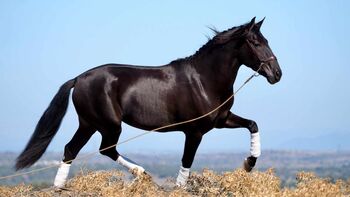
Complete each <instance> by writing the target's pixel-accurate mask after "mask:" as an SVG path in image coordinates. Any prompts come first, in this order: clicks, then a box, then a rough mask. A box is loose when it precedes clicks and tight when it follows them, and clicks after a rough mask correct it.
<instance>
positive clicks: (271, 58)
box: [246, 39, 277, 72]
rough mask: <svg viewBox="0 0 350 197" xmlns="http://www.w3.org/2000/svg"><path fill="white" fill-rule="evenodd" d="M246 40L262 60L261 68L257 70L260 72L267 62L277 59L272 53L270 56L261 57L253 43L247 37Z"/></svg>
mask: <svg viewBox="0 0 350 197" xmlns="http://www.w3.org/2000/svg"><path fill="white" fill-rule="evenodd" d="M246 42H247V44H248V46H249V48H250V49H251V50H252V51H253V53H254V54H255V56H256V57H257V58H258V60H259V61H260V65H259V68H258V70H257V71H256V72H259V71H260V69H261V67H262V66H263V65H265V64H268V63H269V62H271V61H274V60H277V58H276V56H274V55H272V56H270V57H268V58H262V57H260V55H259V53H258V50H257V49H256V48H255V47H254V46H253V44H252V43H251V42H250V41H249V40H248V39H246Z"/></svg>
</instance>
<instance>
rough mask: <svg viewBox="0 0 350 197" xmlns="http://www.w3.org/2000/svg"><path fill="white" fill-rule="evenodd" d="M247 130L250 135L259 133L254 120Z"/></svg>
mask: <svg viewBox="0 0 350 197" xmlns="http://www.w3.org/2000/svg"><path fill="white" fill-rule="evenodd" d="M248 129H249V131H250V133H257V132H259V128H258V125H257V124H256V122H255V121H254V120H252V121H251V123H250V124H249V126H248Z"/></svg>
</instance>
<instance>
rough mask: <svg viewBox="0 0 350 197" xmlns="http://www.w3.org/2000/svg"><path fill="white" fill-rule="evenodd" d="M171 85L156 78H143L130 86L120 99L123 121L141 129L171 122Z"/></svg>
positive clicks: (153, 127)
mask: <svg viewBox="0 0 350 197" xmlns="http://www.w3.org/2000/svg"><path fill="white" fill-rule="evenodd" d="M169 94H171V87H170V85H169V84H168V83H166V82H164V81H161V80H157V79H148V80H143V81H142V82H139V83H137V84H135V85H134V86H133V87H130V88H129V90H128V91H127V92H126V93H125V94H124V96H123V99H122V109H123V121H124V122H126V123H127V124H130V125H132V126H135V127H138V128H141V129H155V128H157V127H160V126H164V125H166V124H169V123H172V120H173V112H172V110H171V106H172V105H173V101H171V100H169Z"/></svg>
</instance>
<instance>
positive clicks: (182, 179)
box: [176, 166, 190, 187]
mask: <svg viewBox="0 0 350 197" xmlns="http://www.w3.org/2000/svg"><path fill="white" fill-rule="evenodd" d="M189 176H190V169H189V168H184V167H182V166H181V167H180V170H179V175H178V176H177V179H176V185H177V186H180V187H181V186H184V185H186V182H187V179H188V177H189Z"/></svg>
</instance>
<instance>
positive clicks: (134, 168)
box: [117, 155, 145, 176]
mask: <svg viewBox="0 0 350 197" xmlns="http://www.w3.org/2000/svg"><path fill="white" fill-rule="evenodd" d="M117 162H118V163H119V164H121V165H122V166H124V167H126V168H128V170H130V171H131V173H132V174H134V175H137V176H138V175H141V174H143V173H144V172H145V169H144V168H143V167H141V166H140V165H138V164H137V163H135V162H134V161H131V160H130V159H128V158H126V157H125V158H124V157H122V156H121V155H120V156H119V157H118V159H117Z"/></svg>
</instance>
